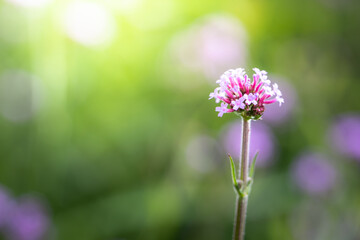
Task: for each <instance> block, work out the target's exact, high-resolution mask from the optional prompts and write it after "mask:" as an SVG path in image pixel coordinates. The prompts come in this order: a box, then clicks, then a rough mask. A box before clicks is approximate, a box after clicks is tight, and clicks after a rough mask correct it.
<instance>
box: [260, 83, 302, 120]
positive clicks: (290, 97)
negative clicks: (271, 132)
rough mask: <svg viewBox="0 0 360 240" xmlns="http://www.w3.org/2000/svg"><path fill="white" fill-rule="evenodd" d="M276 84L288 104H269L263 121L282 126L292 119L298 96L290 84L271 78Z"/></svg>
mask: <svg viewBox="0 0 360 240" xmlns="http://www.w3.org/2000/svg"><path fill="white" fill-rule="evenodd" d="M271 78H272V79H273V81H274V82H277V83H279V87H280V88H281V93H282V96H283V98H284V99H286V103H285V104H283V105H282V106H281V108H280V107H279V106H278V105H277V104H269V105H267V106H266V111H265V112H264V115H263V117H262V118H263V119H264V121H266V122H269V123H272V124H281V123H284V122H286V121H287V120H289V119H290V118H291V116H292V115H293V113H294V110H295V107H296V106H297V101H298V98H297V94H296V90H295V88H294V87H293V86H292V85H291V84H290V82H288V81H285V80H284V79H282V78H280V77H271Z"/></svg>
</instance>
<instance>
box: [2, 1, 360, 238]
mask: <svg viewBox="0 0 360 240" xmlns="http://www.w3.org/2000/svg"><path fill="white" fill-rule="evenodd" d="M114 2H116V1H115V0H114V1H96V3H98V4H101V5H103V6H104V7H105V8H106V9H107V10H108V11H109V14H112V16H113V17H114V18H115V24H116V32H115V34H114V38H113V39H112V41H111V42H110V43H108V44H106V45H102V46H85V45H82V44H81V43H79V42H76V41H74V40H72V39H71V38H69V37H68V36H67V35H66V33H65V32H64V30H63V27H62V24H61V19H62V12H63V10H64V9H65V8H66V6H67V4H69V3H71V1H53V2H50V3H49V4H48V5H47V6H44V7H40V8H24V7H19V6H16V5H14V4H13V3H11V1H4V2H1V3H0V13H1V14H0V18H1V19H2V20H1V24H0V28H1V29H0V32H1V34H0V35H1V36H2V37H1V39H0V56H1V60H0V75H1V74H4V73H6V72H9V71H14V70H15V71H23V72H26V73H28V74H31V75H34V76H36V78H37V79H38V81H40V83H41V89H42V90H41V91H42V94H41V104H40V105H41V106H40V107H39V110H37V111H36V113H34V114H33V115H31V117H30V118H29V119H27V120H26V121H20V122H19V121H11V120H9V119H8V118H6V117H4V116H3V115H2V116H1V117H0V183H1V185H3V186H6V187H7V188H8V189H9V190H10V191H11V192H12V194H13V195H15V196H20V195H23V194H29V193H32V194H36V195H40V196H41V197H42V198H43V199H45V200H46V201H47V202H48V205H49V208H50V209H51V219H52V222H53V225H54V230H53V233H52V234H51V236H52V237H51V238H54V239H59V240H63V239H66V240H100V239H101V240H106V239H109V240H111V239H146V240H152V239H153V240H160V239H187V240H190V239H197V240H199V239H207V240H210V239H214V240H215V239H231V235H232V224H233V223H232V221H233V211H234V201H235V194H234V192H233V189H232V186H231V175H230V168H229V162H228V161H227V159H226V152H225V151H221V153H220V158H219V159H218V160H219V161H218V162H216V163H215V167H213V168H211V169H210V170H208V171H197V170H196V169H194V168H192V167H191V166H190V165H189V164H188V161H187V160H186V154H185V152H186V147H187V144H188V142H189V141H190V139H191V138H192V137H193V136H196V135H199V134H205V135H208V136H211V137H213V138H214V139H216V140H219V141H220V138H221V129H223V127H224V126H225V125H226V124H227V123H228V122H232V121H234V120H236V119H237V118H236V116H235V115H226V116H224V117H223V118H218V117H217V114H216V113H215V112H214V108H215V104H214V103H213V101H208V100H207V96H208V93H209V92H211V91H213V89H214V86H215V85H214V84H209V81H207V80H205V76H204V75H202V74H199V73H197V74H192V73H187V72H186V71H187V70H186V69H185V68H183V69H181V70H180V71H179V68H178V66H176V63H173V62H172V61H169V60H168V55H169V48H170V46H173V45H171V42H173V39H174V38H175V37H176V36H177V35H178V34H180V33H182V32H183V31H185V30H186V29H189V28H190V27H191V26H192V25H193V24H194V23H195V22H197V21H198V20H199V19H201V18H203V17H204V16H207V15H209V14H227V15H231V16H233V17H234V18H236V19H238V20H239V21H240V22H242V24H243V26H244V28H245V30H246V32H247V43H246V44H247V45H246V46H247V49H246V51H247V52H248V53H247V58H246V66H244V67H246V68H247V69H249V70H250V69H251V68H252V67H253V66H257V67H259V68H261V69H266V70H267V71H268V72H269V73H270V74H275V75H280V76H282V77H284V78H285V79H287V81H288V82H289V83H291V84H292V85H293V86H294V88H295V89H296V92H297V95H298V101H297V102H296V105H295V106H294V109H295V113H294V115H295V116H294V117H293V118H292V119H291V121H289V122H287V123H286V124H282V125H280V126H279V125H277V126H274V127H273V132H274V134H275V137H276V139H277V154H276V155H275V156H274V160H273V162H274V163H273V164H272V165H271V166H270V167H268V168H262V169H258V170H257V172H256V179H255V183H254V189H253V192H252V195H251V197H250V205H249V209H248V222H247V230H246V239H248V240H255V239H261V240H266V239H271V240H272V239H273V240H275V239H276V240H280V239H286V240H291V239H301V238H299V234H298V232H300V233H304V234H305V232H306V231H310V230H308V229H312V228H311V225H312V224H318V225H316V226H318V227H317V229H321V231H320V230H319V231H318V232H316V233H314V234H313V235H311V234H312V233H306V234H310V235H301V234H300V236H313V238H306V237H305V238H302V239H327V240H328V239H334V240H335V239H342V240H355V239H359V238H360V232H359V229H360V190H359V184H360V177H359V176H360V174H359V173H360V166H359V162H356V161H354V160H352V159H347V158H346V157H343V156H340V155H338V154H336V153H335V152H334V150H333V149H332V146H331V144H329V141H327V140H328V139H327V137H328V136H327V132H328V129H329V127H330V123H331V122H332V120H333V119H334V118H335V116H337V115H339V114H342V113H346V112H360V100H359V91H360V84H359V79H358V78H359V74H358V65H359V63H360V44H359V43H360V33H359V24H360V15H359V11H360V4H359V2H357V1H355V0H346V1H343V0H303V1H286V0H272V1H265V0H255V1H253V0H236V1H235V0H227V1H204V0H201V1H190V0H182V1H180V0H166V1H165V0H143V1H136V2H137V5H134V6H133V8H131V9H125V10H124V9H122V7H121V6H120V7H114ZM119 2H125V1H121V0H119ZM128 2H129V1H128ZM130 2H131V1H130ZM134 2H135V1H134ZM12 36H13V37H17V39H18V40H17V41H12V40H11V37H12ZM9 38H10V40H9ZM175 48H176V44H175ZM233 67H243V66H233ZM225 70H227V69H223V71H225ZM179 72H180V73H179ZM220 74H221V72H219V75H220ZM185 78H186V79H185ZM189 78H191V79H190V80H189ZM215 81H216V79H213V82H214V83H215ZM177 82H178V84H179V86H180V85H182V82H188V83H189V84H190V86H192V85H194V86H192V87H189V88H183V87H178V86H177ZM5 91H6V90H5ZM2 93H4V91H2ZM14 94H17V93H16V92H15V93H14ZM35 94H36V93H35ZM0 98H1V96H0ZM285 102H286V99H285ZM4 104H6V103H4ZM15 106H16V105H15ZM359 146H360V143H359ZM306 149H315V150H317V151H321V152H324V153H327V154H328V155H329V156H331V157H332V160H333V161H332V163H333V164H334V165H335V167H336V169H337V171H338V178H337V184H336V187H335V188H334V190H333V191H331V192H330V193H327V194H325V195H324V196H308V195H306V194H303V193H302V192H301V191H300V190H299V189H298V188H297V187H296V186H295V185H294V183H293V182H292V178H291V171H290V170H289V169H290V166H291V164H292V161H293V159H294V158H295V157H296V156H297V155H298V154H299V153H300V152H302V151H303V150H306ZM205 164H206V163H205ZM311 214H313V215H315V218H313V217H312V215H311ZM314 219H317V221H316V222H315V223H313V222H312V221H315V220H314ZM310 220H312V221H310ZM320 223H322V224H320ZM311 231H312V230H311Z"/></svg>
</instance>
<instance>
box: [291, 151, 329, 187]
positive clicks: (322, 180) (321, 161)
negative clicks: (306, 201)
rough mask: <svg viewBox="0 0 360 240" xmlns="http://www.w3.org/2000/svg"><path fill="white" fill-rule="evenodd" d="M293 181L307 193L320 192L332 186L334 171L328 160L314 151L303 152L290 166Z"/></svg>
mask: <svg viewBox="0 0 360 240" xmlns="http://www.w3.org/2000/svg"><path fill="white" fill-rule="evenodd" d="M292 172H293V174H292V176H293V179H294V181H295V183H296V184H297V185H298V186H299V187H300V188H301V189H302V190H303V191H305V192H307V193H309V194H321V193H324V192H327V191H329V190H330V189H332V188H333V186H334V184H335V181H336V171H335V169H334V167H333V166H332V165H331V164H330V162H329V160H328V159H326V158H325V157H324V156H323V155H321V154H319V153H316V152H305V153H303V154H302V155H300V156H299V157H298V158H297V159H296V160H295V162H294V164H293V166H292Z"/></svg>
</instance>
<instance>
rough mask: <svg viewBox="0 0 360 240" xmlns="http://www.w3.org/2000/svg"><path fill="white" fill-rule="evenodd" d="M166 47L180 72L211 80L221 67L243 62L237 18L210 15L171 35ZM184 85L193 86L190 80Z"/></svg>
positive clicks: (242, 41)
mask: <svg viewBox="0 0 360 240" xmlns="http://www.w3.org/2000/svg"><path fill="white" fill-rule="evenodd" d="M169 50H170V56H171V59H172V61H174V64H175V65H176V66H177V67H180V68H182V69H181V72H189V73H196V74H201V75H203V76H204V77H206V78H207V79H208V80H210V81H213V79H214V78H217V77H218V76H219V75H220V74H221V73H222V72H223V70H224V69H229V68H231V67H232V66H237V65H241V66H244V65H245V62H246V58H247V33H246V31H245V28H244V27H243V24H242V23H241V22H240V21H239V19H238V18H236V17H233V16H231V15H225V14H211V15H208V16H205V17H203V18H201V19H199V20H198V21H196V22H195V23H194V24H192V25H191V26H190V27H189V28H188V29H186V30H184V31H183V32H181V33H180V34H178V35H177V36H175V37H174V39H173V40H172V41H171V44H170V49H169ZM166 65H168V64H166ZM184 70H185V71H184ZM185 80H186V79H185ZM176 82H177V86H178V85H179V83H178V81H176ZM182 82H183V81H182ZM188 84H189V87H194V86H196V82H194V79H191V81H189V82H188Z"/></svg>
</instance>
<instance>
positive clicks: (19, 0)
mask: <svg viewBox="0 0 360 240" xmlns="http://www.w3.org/2000/svg"><path fill="white" fill-rule="evenodd" d="M6 1H7V2H9V3H12V4H14V5H16V6H20V7H29V8H32V7H43V6H46V5H47V4H49V3H50V2H52V1H53V0H6Z"/></svg>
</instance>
